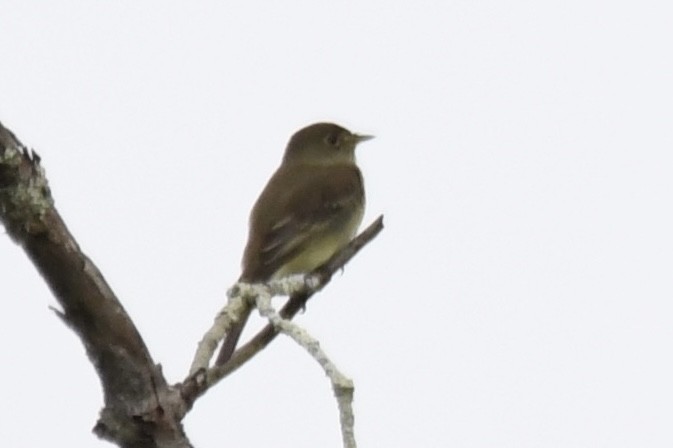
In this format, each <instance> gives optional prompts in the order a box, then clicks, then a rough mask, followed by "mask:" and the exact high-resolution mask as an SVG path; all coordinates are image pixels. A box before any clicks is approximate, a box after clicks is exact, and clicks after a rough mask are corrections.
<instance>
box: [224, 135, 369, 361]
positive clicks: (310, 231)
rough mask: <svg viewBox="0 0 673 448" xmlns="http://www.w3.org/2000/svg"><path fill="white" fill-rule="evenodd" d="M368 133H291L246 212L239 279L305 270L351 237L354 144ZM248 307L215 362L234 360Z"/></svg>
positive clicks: (360, 207)
mask: <svg viewBox="0 0 673 448" xmlns="http://www.w3.org/2000/svg"><path fill="white" fill-rule="evenodd" d="M372 138H373V136H371V135H362V134H355V133H353V132H351V131H349V130H348V129H346V128H344V127H342V126H339V125H337V124H334V123H326V122H322V123H315V124H312V125H310V126H306V127H304V128H302V129H300V130H299V131H297V132H295V133H294V135H292V137H291V138H290V140H289V142H288V144H287V146H286V148H285V152H284V155H283V158H282V161H281V164H280V166H279V167H278V168H277V169H276V171H275V173H274V174H273V175H272V176H271V178H270V179H269V181H268V183H267V184H266V186H265V187H264V189H263V190H262V193H261V194H260V196H259V198H258V199H257V201H256V202H255V204H254V206H253V208H252V211H251V213H250V219H249V232H248V240H247V244H246V246H245V250H244V252H243V260H242V263H241V264H242V273H241V276H240V278H239V282H244V283H266V282H269V281H272V280H278V279H281V278H284V277H287V276H290V275H296V274H306V273H309V272H311V271H313V270H314V269H316V268H317V267H319V266H320V265H322V264H323V263H325V262H326V261H327V260H328V259H329V258H330V257H332V255H334V254H335V253H336V252H338V251H339V250H340V249H342V248H343V247H345V246H346V245H347V244H348V243H349V242H350V241H351V240H352V239H353V237H354V236H355V233H356V232H357V229H358V227H359V226H360V223H361V222H362V217H363V214H364V209H365V191H364V182H363V178H362V173H361V172H360V169H359V168H358V166H357V164H356V159H355V148H356V147H357V145H358V144H359V143H362V142H364V141H367V140H370V139H372ZM251 311H252V307H251V306H247V308H246V309H245V310H244V312H243V313H242V315H241V318H240V319H239V320H238V321H237V322H235V323H234V324H233V326H232V328H231V329H230V330H229V332H228V333H227V335H226V337H225V339H224V342H223V343H222V348H221V349H220V353H219V355H218V360H217V364H220V365H221V364H223V363H225V362H226V361H228V360H229V358H230V357H231V355H232V353H233V352H234V350H235V348H236V344H237V343H238V339H239V337H240V335H241V332H242V331H243V328H244V326H245V324H246V321H247V320H248V317H249V316H250V313H251Z"/></svg>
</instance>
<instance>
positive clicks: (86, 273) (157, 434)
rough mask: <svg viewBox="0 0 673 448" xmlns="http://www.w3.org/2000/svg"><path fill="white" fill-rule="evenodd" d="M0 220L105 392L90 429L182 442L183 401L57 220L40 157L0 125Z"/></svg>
mask: <svg viewBox="0 0 673 448" xmlns="http://www.w3.org/2000/svg"><path fill="white" fill-rule="evenodd" d="M0 222H2V224H3V225H4V227H5V228H6V230H7V233H8V234H9V236H10V237H11V238H12V240H14V242H16V243H17V244H19V245H20V246H21V247H22V248H23V249H24V251H25V252H26V254H27V255H28V257H29V258H30V259H31V260H32V262H33V264H34V265H35V267H36V268H37V270H38V271H39V272H40V274H41V275H42V277H43V278H44V280H45V281H46V283H47V285H48V286H49V288H50V289H51V291H52V292H53V294H54V296H55V297H56V299H57V300H58V302H59V304H60V305H61V307H62V310H63V311H62V312H57V313H58V315H59V316H60V317H61V319H62V320H63V321H64V322H65V323H66V324H67V325H68V326H70V328H72V329H73V330H74V331H75V332H76V333H77V335H78V336H79V337H80V339H81V340H82V342H83V344H84V346H85V348H86V352H87V355H88V356H89V358H90V359H91V362H92V363H93V365H94V367H95V368H96V371H97V372H98V376H99V377H100V379H101V382H102V384H103V390H104V399H105V407H104V409H103V410H102V411H101V414H100V418H99V420H98V423H97V424H96V426H95V428H94V431H95V432H96V434H98V436H100V437H102V438H104V439H107V440H109V441H111V442H114V443H116V444H118V445H119V446H121V447H129V448H131V447H133V448H136V447H141V446H142V447H157V448H160V447H189V446H190V444H189V441H188V440H187V438H186V436H185V435H184V432H183V429H182V425H181V423H180V420H181V418H182V417H183V416H184V414H185V412H186V407H185V406H184V402H183V401H182V399H181V397H180V395H179V393H177V391H176V390H174V389H173V388H170V387H169V386H168V385H167V383H166V380H165V379H164V376H163V374H162V373H161V369H160V367H159V366H156V365H155V364H154V362H153V360H152V357H151V356H150V353H149V351H148V349H147V347H146V346H145V343H144V342H143V340H142V338H141V337H140V334H139V333H138V331H137V329H136V327H135V326H134V325H133V322H132V321H131V319H130V318H129V316H128V314H127V313H126V311H125V310H124V308H123V307H122V305H121V303H120V302H119V300H118V299H117V297H116V296H115V295H114V293H113V292H112V290H111V289H110V287H109V286H108V284H107V282H106V281H105V279H104V278H103V275H102V274H101V273H100V271H99V270H98V268H96V266H95V265H94V264H93V262H92V261H91V260H90V259H89V258H88V257H87V256H86V255H85V254H84V253H83V252H82V251H81V250H80V248H79V245H78V244H77V242H76V241H75V239H74V238H73V236H72V235H71V234H70V232H69V231H68V228H67V227H66V225H65V223H64V222H63V220H62V219H61V216H60V215H59V213H58V211H57V210H56V208H54V200H53V198H52V196H51V193H50V191H49V186H48V182H47V179H46V177H45V172H44V169H43V168H42V166H41V165H40V158H39V157H38V156H37V154H35V152H34V151H29V150H28V149H27V148H26V147H25V146H24V145H23V144H22V143H21V142H20V141H19V140H18V139H17V138H16V137H15V136H14V134H13V133H12V132H11V131H9V130H8V129H6V128H5V127H4V126H3V125H2V124H0Z"/></svg>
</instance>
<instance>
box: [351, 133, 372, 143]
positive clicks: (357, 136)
mask: <svg viewBox="0 0 673 448" xmlns="http://www.w3.org/2000/svg"><path fill="white" fill-rule="evenodd" d="M353 138H354V140H355V143H356V144H358V143H362V142H366V141H367V140H371V139H373V138H374V136H373V135H360V134H353Z"/></svg>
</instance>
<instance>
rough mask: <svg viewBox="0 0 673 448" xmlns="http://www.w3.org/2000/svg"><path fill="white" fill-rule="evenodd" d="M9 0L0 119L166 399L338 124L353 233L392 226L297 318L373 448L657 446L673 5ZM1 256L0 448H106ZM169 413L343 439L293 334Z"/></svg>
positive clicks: (6, 248)
mask: <svg viewBox="0 0 673 448" xmlns="http://www.w3.org/2000/svg"><path fill="white" fill-rule="evenodd" d="M4 3H5V4H3V6H2V13H1V14H0V30H1V33H0V36H1V37H0V55H1V59H0V64H1V67H0V120H1V121H2V122H3V123H4V124H5V125H6V126H7V127H9V128H10V129H12V130H13V131H14V132H15V133H16V134H17V136H18V137H19V138H20V139H21V140H22V141H23V142H24V143H25V144H27V145H28V146H30V147H33V148H35V149H36V150H37V151H38V152H39V154H40V155H41V156H42V160H43V165H44V166H45V168H46V170H47V174H48V177H49V179H50V182H51V188H52V191H53V194H54V196H55V198H56V203H57V207H58V209H59V211H60V212H61V214H62V215H63V217H64V219H65V220H66V222H67V223H68V225H69V227H70V229H71V230H72V232H73V233H74V235H75V236H76V238H77V239H78V241H79V243H80V245H81V247H82V248H83V250H84V251H85V252H86V253H87V254H88V255H89V256H90V257H91V258H92V259H93V260H94V261H95V262H96V263H97V265H98V266H99V268H100V269H101V270H102V272H103V273H104V275H105V276H106V278H107V280H108V281H109V283H110V284H111V286H112V287H113V289H114V290H115V292H116V293H117V294H118V296H119V297H120V298H121V300H122V302H123V304H124V306H125V307H126V309H127V310H128V312H129V313H130V314H131V316H132V318H133V319H134V321H135V323H136V324H137V325H138V327H139V329H140V331H141V332H142V334H143V336H144V338H145V342H146V343H147V344H148V346H149V348H150V350H151V352H152V354H153V356H154V358H155V360H156V361H158V362H160V363H161V364H162V365H163V366H164V370H165V373H166V375H167V377H168V379H169V381H171V382H176V381H179V380H181V379H183V378H184V376H185V374H186V372H187V369H188V366H189V363H190V361H191V357H192V355H193V352H194V350H195V348H196V343H197V341H198V340H199V339H200V338H201V336H202V334H203V332H204V331H205V330H206V329H207V328H208V326H209V325H210V324H211V322H212V318H213V317H214V314H215V312H216V311H217V310H218V309H219V308H220V306H221V305H222V304H223V303H224V300H225V291H226V289H227V288H228V287H229V286H230V285H231V284H232V282H233V281H234V280H235V279H236V277H237V276H238V274H239V260H240V255H241V252H242V249H243V245H244V243H245V238H246V233H247V228H246V223H247V215H248V212H249V210H250V207H251V205H252V203H253V201H254V200H255V198H256V196H257V195H258V193H259V192H260V190H261V188H262V187H263V185H264V183H265V181H266V179H267V178H268V177H269V176H270V174H271V173H272V171H273V170H274V169H275V167H276V166H277V164H278V163H279V160H280V157H281V155H282V151H283V149H284V146H285V143H286V142H287V139H288V138H289V137H290V135H291V134H292V133H293V132H294V131H295V130H297V129H299V128H301V127H302V126H304V125H307V124H310V123H312V122H315V121H320V120H331V121H335V122H338V123H340V124H342V125H344V126H346V127H348V128H350V129H351V130H354V131H357V132H363V133H372V134H375V135H376V136H377V139H375V140H373V141H372V142H368V143H366V144H363V145H362V146H361V147H360V149H359V162H360V165H361V167H362V170H363V172H364V175H365V179H366V187H367V193H368V209H367V215H366V217H365V222H364V224H368V223H370V222H371V221H372V220H373V219H374V218H375V217H376V216H378V215H379V214H381V213H383V214H385V223H386V229H385V230H384V232H383V233H382V234H381V235H380V236H379V238H377V239H376V240H375V241H374V242H373V243H372V244H370V245H369V246H368V247H366V248H365V250H364V251H363V252H362V253H361V254H360V255H358V256H357V257H356V259H355V260H354V261H352V262H351V263H350V264H349V265H348V266H347V267H346V270H345V273H344V274H343V275H337V276H336V277H335V279H334V281H333V282H332V284H330V286H329V287H328V288H327V290H326V291H324V292H323V293H321V294H320V295H319V296H316V297H315V298H314V299H313V300H312V301H311V302H310V303H309V306H308V311H307V313H306V314H304V315H301V316H299V318H298V322H300V323H301V324H303V325H305V326H306V327H307V328H308V329H309V330H310V331H311V332H312V333H313V334H314V335H315V336H317V337H318V338H319V339H320V340H321V341H322V345H323V347H324V348H325V349H326V350H327V351H328V353H329V354H331V356H332V357H333V359H334V360H335V361H336V362H337V364H338V365H339V366H340V367H341V368H342V369H343V371H344V372H345V373H347V374H348V375H349V376H351V377H352V378H353V379H354V381H355V384H356V401H355V412H356V435H357V437H358V440H359V443H360V446H362V447H406V446H415V447H442V446H447V447H449V446H450V447H495V446H497V447H517V448H518V447H541V446H542V447H599V446H605V447H608V446H609V447H611V448H614V447H635V446H647V447H670V446H671V445H673V431H671V422H672V421H673V385H672V380H671V378H673V365H672V363H671V352H672V350H673V325H672V322H673V303H672V301H671V299H672V296H673V294H672V292H673V287H672V285H671V269H672V268H673V260H672V255H671V254H672V253H673V238H672V237H671V229H672V228H673V219H672V218H671V191H673V181H672V180H671V168H672V163H671V162H673V156H672V150H673V130H672V129H673V106H672V105H673V87H672V85H673V83H672V81H671V80H672V79H673V57H672V56H671V55H672V54H673V48H672V47H673V44H672V43H673V31H672V30H671V23H673V12H672V11H671V10H670V8H671V7H670V3H669V2H665V1H660V2H655V1H640V2H620V1H616V2H615V1H610V2H609V1H603V2H601V1H592V0H589V1H587V0H583V1H567V0H566V1H546V2H535V1H509V2H502V1H483V2H473V1H445V2H429V1H428V2H407V3H408V5H404V4H402V2H396V3H395V2H390V1H387V2H383V1H381V2H373V1H372V2H351V3H340V4H338V5H337V4H336V2H318V1H304V2H275V3H272V2H246V3H245V4H244V2H239V4H231V3H233V2H194V3H196V4H192V5H188V4H187V2H181V3H180V4H178V2H172V3H173V4H167V2H159V1H155V2H143V4H142V5H140V4H138V3H139V2H69V3H71V4H70V5H69V6H65V5H64V3H68V2H58V3H57V2H51V3H50V4H46V2H34V1H25V0H24V1H8V2H4ZM225 3H229V4H225ZM281 3H282V4H281ZM0 267H1V269H0V284H1V285H2V291H3V292H2V306H3V312H2V313H0V341H1V342H0V356H1V358H2V359H3V361H2V369H0V371H1V373H0V380H1V383H2V384H3V398H2V403H0V435H1V436H2V440H3V445H4V446H11V447H18V448H21V447H35V446H73V447H84V446H87V447H93V446H108V445H107V444H106V443H105V442H101V441H98V440H97V439H96V438H95V437H94V436H93V435H92V434H91V433H90V429H91V428H92V426H93V425H94V423H95V421H96V417H97V413H98V410H99V409H100V408H101V406H102V394H101V390H100V386H99V382H98V379H97V377H96V375H95V374H94V371H93V368H92V366H91V364H90V363H89V362H88V360H87V358H86V356H85V353H84V349H83V347H82V345H81V344H80V342H79V341H78V340H77V338H76V337H75V336H74V335H73V333H72V332H70V330H68V329H66V327H65V326H64V325H63V324H62V323H61V322H60V321H59V320H58V319H57V318H56V317H55V316H54V315H53V314H52V313H51V312H50V311H49V310H48V307H49V306H55V305H56V301H55V299H54V298H53V297H52V296H51V294H50V292H49V291H48V289H47V288H46V287H45V285H44V284H43V282H42V280H41V279H40V277H39V276H38V275H37V273H36V271H35V269H34V268H33V267H32V265H31V264H30V262H29V261H28V259H27V257H26V256H25V254H24V253H23V251H22V250H21V249H20V248H19V247H18V246H16V245H14V244H13V243H11V242H10V240H9V238H7V237H6V236H5V237H0ZM185 424H186V429H187V432H188V434H189V436H190V438H191V440H192V442H193V443H194V444H195V446H197V447H214V446H225V444H226V445H227V446H241V447H243V446H245V447H259V446H271V445H273V446H282V447H316V446H324V447H330V446H334V447H337V446H340V443H341V441H340V438H339V428H338V422H337V411H336V405H335V402H334V400H333V398H332V393H331V390H330V387H329V383H328V381H327V379H326V378H325V377H324V375H323V373H322V372H321V371H320V369H319V368H318V367H317V366H316V365H315V364H314V363H313V361H312V360H311V359H309V357H308V356H307V355H306V354H305V353H303V352H302V351H301V350H300V349H299V348H298V347H296V346H294V345H293V344H292V343H290V342H289V341H287V340H285V339H283V338H281V339H279V340H277V341H275V342H274V343H273V344H272V345H271V346H270V347H269V348H268V349H267V350H266V351H265V352H264V353H263V354H262V355H260V356H258V357H257V358H256V359H254V360H253V361H252V362H250V363H249V364H248V365H246V366H245V367H244V368H243V369H242V370H240V371H238V372H237V373H236V374H234V375H233V376H231V377H230V378H229V379H227V380H226V381H225V382H223V383H222V384H221V385H219V386H218V387H216V388H215V389H214V390H212V391H210V392H209V393H208V394H207V396H206V397H204V398H202V399H201V400H199V401H198V402H197V403H196V406H195V408H194V410H193V411H192V412H191V413H190V414H189V416H188V418H187V419H186V422H185ZM36 428H39V429H36Z"/></svg>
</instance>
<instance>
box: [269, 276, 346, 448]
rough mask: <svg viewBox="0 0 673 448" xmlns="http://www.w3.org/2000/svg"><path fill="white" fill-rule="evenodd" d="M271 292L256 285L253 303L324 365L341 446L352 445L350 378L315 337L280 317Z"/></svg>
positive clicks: (275, 325) (281, 330) (275, 326)
mask: <svg viewBox="0 0 673 448" xmlns="http://www.w3.org/2000/svg"><path fill="white" fill-rule="evenodd" d="M271 292H272V291H270V290H269V289H268V288H264V287H263V286H262V287H258V291H257V293H256V296H257V300H256V304H257V309H258V310H259V313H260V314H261V315H262V316H264V317H266V318H267V319H269V322H271V324H272V325H273V327H274V328H275V329H277V330H278V331H280V332H282V333H284V334H286V335H288V336H289V337H291V338H292V339H293V340H294V341H295V342H296V343H297V344H299V345H300V346H302V347H303V348H304V349H305V350H306V351H307V352H308V353H309V354H310V355H311V356H312V357H313V359H315V360H316V362H317V363H318V364H320V366H321V367H322V368H323V370H324V371H325V374H326V375H327V377H328V378H329V379H330V382H331V383H332V389H333V390H334V396H335V397H336V399H337V405H338V407H339V420H340V424H341V425H340V426H341V439H342V441H343V446H344V448H355V447H356V443H355V433H354V429H353V428H354V423H355V417H354V414H353V392H354V390H355V388H354V386H353V381H352V380H351V379H349V378H347V377H346V376H345V375H344V374H343V373H341V371H339V369H338V368H337V366H336V365H335V364H334V363H333V362H332V361H331V360H330V359H329V357H328V356H327V354H326V353H325V352H324V351H323V350H322V349H321V348H320V343H319V342H318V340H317V339H315V338H314V337H313V336H311V335H310V334H309V333H308V332H307V331H306V330H304V329H303V328H301V327H300V326H299V325H297V324H295V323H294V322H292V321H290V320H287V319H283V318H282V317H281V316H280V314H278V312H277V311H276V310H275V309H274V308H273V306H272V305H271V297H272V294H271Z"/></svg>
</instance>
